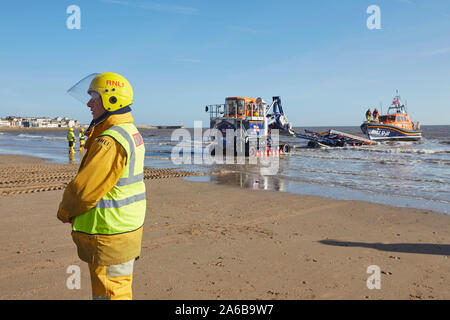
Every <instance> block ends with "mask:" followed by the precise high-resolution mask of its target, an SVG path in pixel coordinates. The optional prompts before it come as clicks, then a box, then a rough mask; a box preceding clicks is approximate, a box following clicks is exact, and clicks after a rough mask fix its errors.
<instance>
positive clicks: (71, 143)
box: [66, 128, 75, 153]
mask: <svg viewBox="0 0 450 320" xmlns="http://www.w3.org/2000/svg"><path fill="white" fill-rule="evenodd" d="M66 137H67V142H69V153H75V150H73V146H74V144H75V134H74V133H73V129H72V128H69V131H67V135H66Z"/></svg>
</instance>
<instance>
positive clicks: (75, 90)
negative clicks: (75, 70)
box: [67, 73, 99, 104]
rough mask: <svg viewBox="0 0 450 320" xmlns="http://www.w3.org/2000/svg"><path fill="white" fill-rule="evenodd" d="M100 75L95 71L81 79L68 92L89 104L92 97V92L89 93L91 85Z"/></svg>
mask: <svg viewBox="0 0 450 320" xmlns="http://www.w3.org/2000/svg"><path fill="white" fill-rule="evenodd" d="M98 75H99V73H93V74H90V75H88V76H87V77H85V78H83V79H81V80H80V81H78V82H77V83H76V84H75V85H74V86H73V87H72V88H70V89H69V90H67V93H68V94H70V95H71V96H72V97H74V98H75V99H77V100H78V101H81V102H82V103H84V104H87V103H88V102H89V100H91V98H92V96H91V94H90V93H88V89H89V86H90V85H91V82H92V80H93V79H94V78H95V77H96V76H98Z"/></svg>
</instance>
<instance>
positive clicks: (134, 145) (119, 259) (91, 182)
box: [57, 73, 146, 300]
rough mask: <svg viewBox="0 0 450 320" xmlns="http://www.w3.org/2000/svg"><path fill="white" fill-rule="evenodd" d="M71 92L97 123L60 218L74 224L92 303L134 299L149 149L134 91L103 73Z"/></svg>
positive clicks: (89, 132)
mask: <svg viewBox="0 0 450 320" xmlns="http://www.w3.org/2000/svg"><path fill="white" fill-rule="evenodd" d="M87 86H88V88H87ZM68 92H69V94H71V95H72V96H74V97H76V98H77V99H79V100H81V101H83V102H86V101H87V106H88V107H89V108H90V109H91V112H92V117H93V120H92V122H91V124H90V126H89V128H88V130H87V132H86V136H87V137H88V140H87V143H86V154H85V156H84V157H83V159H82V161H81V164H80V168H79V171H78V174H77V176H76V177H75V178H74V179H73V180H72V181H71V182H70V183H69V184H68V185H67V187H66V189H65V191H64V194H63V198H62V201H61V203H60V206H59V209H58V214H57V217H58V219H59V220H61V221H62V222H64V223H71V224H72V239H73V241H74V242H75V244H76V246H77V249H78V256H79V257H80V259H81V260H83V261H85V262H87V263H88V265H89V270H90V274H91V284H92V295H93V298H94V299H111V300H112V299H132V277H133V267H134V261H135V260H136V259H137V258H138V257H139V255H140V252H141V240H142V228H143V224H144V218H145V212H146V193H145V184H144V181H143V177H144V157H145V148H144V143H143V140H142V136H141V135H140V133H139V131H138V130H137V129H136V127H135V126H134V125H133V121H134V120H133V117H132V116H131V113H130V111H131V109H130V105H131V104H132V102H133V90H132V87H131V85H130V84H129V82H128V81H127V80H126V79H125V78H124V77H122V76H120V75H118V74H115V73H102V74H92V75H90V76H88V77H86V78H85V79H83V80H81V81H80V82H79V83H77V84H76V85H75V86H74V87H72V88H71V89H69V91H68ZM86 93H87V94H88V95H89V96H88V97H87V98H83V94H86Z"/></svg>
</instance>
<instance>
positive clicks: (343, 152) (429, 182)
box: [0, 125, 450, 214]
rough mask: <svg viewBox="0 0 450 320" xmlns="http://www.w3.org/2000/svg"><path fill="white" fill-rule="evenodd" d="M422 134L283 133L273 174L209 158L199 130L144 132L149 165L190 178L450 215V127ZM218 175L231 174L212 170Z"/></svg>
mask: <svg viewBox="0 0 450 320" xmlns="http://www.w3.org/2000/svg"><path fill="white" fill-rule="evenodd" d="M304 129H308V130H313V131H317V132H322V131H325V130H326V129H334V130H338V131H342V132H346V133H349V134H353V135H359V136H363V135H362V133H361V131H360V128H359V127H326V128H323V127H308V128H305V127H301V128H300V127H299V128H294V130H295V131H296V132H304ZM180 130H181V131H180ZM422 131H423V138H422V140H421V141H417V142H406V141H405V142H381V143H378V144H377V145H373V146H359V147H358V146H356V147H354V146H345V147H337V148H319V149H311V148H306V145H307V143H308V141H307V140H304V139H300V138H295V137H284V136H280V143H288V144H289V145H290V146H291V148H292V150H291V153H290V154H286V155H282V156H280V157H279V158H277V160H276V161H277V162H276V167H275V168H276V170H272V172H270V174H267V172H264V170H261V169H263V168H265V167H267V166H268V164H267V163H263V161H262V160H261V162H260V160H258V161H257V163H248V161H247V162H246V163H243V164H241V163H229V164H217V163H209V162H208V161H206V160H202V156H201V151H200V153H199V152H198V150H201V148H204V147H207V144H206V143H205V142H204V141H203V138H202V134H200V135H199V134H197V135H196V132H195V130H194V129H140V132H141V134H142V136H143V139H144V143H145V147H146V157H145V165H146V166H147V167H151V168H175V169H180V170H187V171H194V172H197V173H207V174H206V175H199V176H195V177H189V178H184V179H186V180H189V181H199V182H209V183H212V184H218V185H230V186H235V187H237V188H241V189H243V192H245V190H244V189H260V190H272V191H277V192H289V193H294V194H304V195H313V196H321V197H327V198H331V199H340V200H363V201H369V202H374V203H380V204H387V205H392V206H398V207H410V208H419V209H426V210H432V211H436V212H439V213H443V214H450V126H448V125H447V126H424V125H423V126H422ZM75 133H76V135H77V131H76V132H75ZM77 146H78V144H77ZM183 148H184V150H188V151H186V152H185V153H186V154H188V157H187V158H184V163H180V162H181V161H180V157H175V155H180V154H181V153H180V150H181V149H183ZM67 150H68V149H67V140H66V131H65V130H53V129H49V130H46V129H41V130H27V129H23V130H16V131H9V130H6V131H2V132H0V153H1V154H17V155H28V156H34V157H40V158H45V159H48V160H49V161H51V162H54V163H79V162H80V153H79V152H78V151H77V153H76V154H75V156H74V157H73V158H71V157H69V155H68V152H67ZM189 150H192V151H189ZM195 150H197V152H196V151H195ZM228 162H229V161H228ZM217 172H226V173H224V174H209V173H217Z"/></svg>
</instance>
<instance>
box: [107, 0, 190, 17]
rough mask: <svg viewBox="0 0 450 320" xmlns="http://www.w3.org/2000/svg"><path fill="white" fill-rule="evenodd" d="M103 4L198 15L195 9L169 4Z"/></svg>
mask: <svg viewBox="0 0 450 320" xmlns="http://www.w3.org/2000/svg"><path fill="white" fill-rule="evenodd" d="M101 1H102V2H105V3H110V4H117V5H122V6H128V7H134V8H141V9H146V10H151V11H158V12H166V13H177V14H186V15H194V14H197V13H198V9H197V8H192V7H184V6H177V5H171V4H162V3H156V2H131V1H122V0H101Z"/></svg>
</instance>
